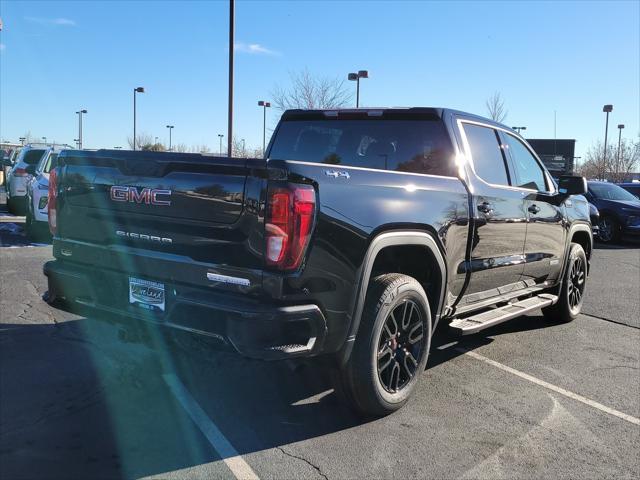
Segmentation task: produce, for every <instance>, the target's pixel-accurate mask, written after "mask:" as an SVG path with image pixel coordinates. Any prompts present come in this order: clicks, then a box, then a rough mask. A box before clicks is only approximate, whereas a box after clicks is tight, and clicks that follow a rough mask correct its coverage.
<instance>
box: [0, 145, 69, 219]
mask: <svg viewBox="0 0 640 480" xmlns="http://www.w3.org/2000/svg"><path fill="white" fill-rule="evenodd" d="M70 148H72V147H69V146H68V145H26V146H25V147H24V148H23V149H22V150H20V154H19V155H18V158H16V163H15V165H14V166H13V167H12V168H11V170H10V171H9V175H8V177H7V208H8V209H9V211H10V212H11V213H25V212H26V207H27V184H28V183H29V181H30V180H31V174H29V172H28V171H27V168H28V167H29V166H31V170H33V169H34V168H35V166H36V165H38V164H39V163H40V160H42V159H43V157H46V155H47V154H48V152H50V151H55V152H59V151H60V150H63V149H65V150H66V149H70Z"/></svg>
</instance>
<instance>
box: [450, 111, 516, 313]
mask: <svg viewBox="0 0 640 480" xmlns="http://www.w3.org/2000/svg"><path fill="white" fill-rule="evenodd" d="M458 126H459V127H460V133H461V135H462V139H463V144H464V149H465V153H466V158H467V165H468V166H467V169H468V177H469V184H470V188H471V191H472V195H473V206H472V209H473V211H472V214H471V215H472V217H473V221H474V225H475V228H474V230H473V238H472V244H471V255H470V260H469V261H468V262H467V265H466V268H467V271H468V272H469V273H470V280H469V283H468V286H467V290H466V292H465V296H464V297H463V299H462V300H461V302H460V304H459V305H460V307H465V306H468V305H470V304H473V303H475V302H478V301H482V300H485V299H488V298H491V297H495V296H497V295H500V294H503V293H507V292H509V291H512V290H514V289H519V288H523V285H522V284H521V283H520V280H521V275H522V272H523V269H524V244H525V238H526V228H527V224H526V220H527V215H526V200H525V198H524V197H525V195H526V193H525V192H523V191H522V190H520V189H517V188H513V186H512V183H511V178H510V173H509V169H508V158H507V156H506V151H505V149H504V148H503V146H502V144H501V141H500V136H499V134H498V130H497V129H496V128H494V127H492V126H491V125H483V124H481V123H479V122H476V121H472V120H462V119H461V120H458Z"/></svg>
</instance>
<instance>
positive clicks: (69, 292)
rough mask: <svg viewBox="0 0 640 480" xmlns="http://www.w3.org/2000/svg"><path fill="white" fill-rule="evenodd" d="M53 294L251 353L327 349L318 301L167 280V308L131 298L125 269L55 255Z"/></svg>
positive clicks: (279, 355)
mask: <svg viewBox="0 0 640 480" xmlns="http://www.w3.org/2000/svg"><path fill="white" fill-rule="evenodd" d="M43 272H44V274H45V275H46V276H47V277H48V281H49V295H48V297H49V299H50V301H53V300H55V299H59V298H65V299H66V300H67V301H68V302H69V303H78V304H81V305H85V306H89V307H91V308H95V309H97V310H100V311H103V312H106V313H112V314H116V315H124V316H128V317H132V318H135V319H138V320H143V321H149V322H153V323H155V324H158V325H161V326H163V327H167V328H173V329H178V330H186V331H189V332H192V333H194V334H197V335H205V336H208V337H213V338H216V339H218V340H220V341H221V342H223V343H224V344H226V345H228V346H230V347H232V348H233V349H235V350H236V351H237V352H238V353H240V354H242V355H245V356H247V357H251V358H258V359H263V360H276V359H283V358H292V357H299V356H313V355H317V354H319V353H321V352H322V351H323V344H324V340H325V337H326V333H327V326H326V320H325V317H324V315H323V314H322V311H321V310H320V308H319V307H318V306H317V305H313V304H310V305H276V304H269V303H267V302H262V301H258V300H255V299H252V298H248V297H243V296H241V295H235V294H230V293H220V292H216V291H215V290H213V289H205V288H202V287H190V286H185V285H178V284H170V283H166V282H165V283H164V285H165V295H166V311H165V312H164V313H162V314H154V313H150V312H147V311H145V310H144V309H141V308H139V307H136V306H135V305H130V304H129V297H128V290H129V284H128V278H129V276H128V275H127V274H126V273H124V272H117V271H105V270H99V271H96V269H92V268H90V267H88V266H84V265H79V264H74V263H71V262H63V261H60V260H54V261H50V262H47V263H45V265H44V267H43Z"/></svg>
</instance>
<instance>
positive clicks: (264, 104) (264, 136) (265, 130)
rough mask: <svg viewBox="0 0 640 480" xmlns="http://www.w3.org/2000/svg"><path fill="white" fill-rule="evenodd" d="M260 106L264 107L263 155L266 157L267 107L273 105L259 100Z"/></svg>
mask: <svg viewBox="0 0 640 480" xmlns="http://www.w3.org/2000/svg"><path fill="white" fill-rule="evenodd" d="M258 106H259V107H262V156H263V157H264V155H265V153H266V152H265V149H266V148H267V108H269V107H270V106H271V103H270V102H265V101H264V100H259V101H258Z"/></svg>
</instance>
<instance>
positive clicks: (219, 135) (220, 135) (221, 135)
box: [218, 133, 224, 156]
mask: <svg viewBox="0 0 640 480" xmlns="http://www.w3.org/2000/svg"><path fill="white" fill-rule="evenodd" d="M222 137H224V135H223V134H221V133H219V134H218V138H219V139H220V150H219V153H220V156H222Z"/></svg>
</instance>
